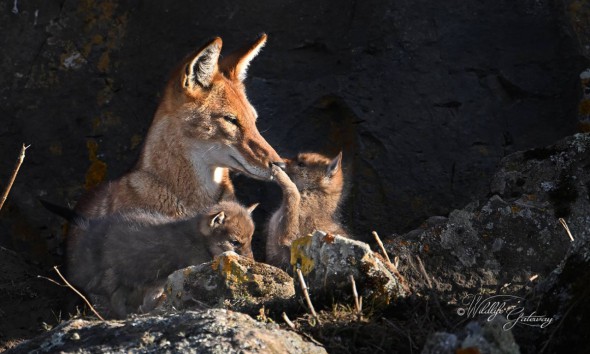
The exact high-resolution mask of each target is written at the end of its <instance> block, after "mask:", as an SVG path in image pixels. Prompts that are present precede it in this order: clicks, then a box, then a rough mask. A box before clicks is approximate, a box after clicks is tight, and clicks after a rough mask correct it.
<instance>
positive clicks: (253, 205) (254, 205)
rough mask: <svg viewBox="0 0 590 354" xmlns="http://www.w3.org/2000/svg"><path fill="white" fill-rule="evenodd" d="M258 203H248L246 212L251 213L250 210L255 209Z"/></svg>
mask: <svg viewBox="0 0 590 354" xmlns="http://www.w3.org/2000/svg"><path fill="white" fill-rule="evenodd" d="M259 204H260V203H254V204H252V205H250V206H249V207H248V208H247V209H248V214H250V215H252V212H253V211H254V209H256V207H257V206H258V205H259Z"/></svg>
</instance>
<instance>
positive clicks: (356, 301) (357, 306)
mask: <svg viewBox="0 0 590 354" xmlns="http://www.w3.org/2000/svg"><path fill="white" fill-rule="evenodd" d="M350 282H351V283H352V296H354V308H355V309H356V314H357V315H360V314H361V310H362V309H361V303H360V301H359V293H358V292H357V291H356V283H355V281H354V277H353V276H352V274H351V275H350Z"/></svg>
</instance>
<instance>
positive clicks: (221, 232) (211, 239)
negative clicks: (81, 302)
mask: <svg viewBox="0 0 590 354" xmlns="http://www.w3.org/2000/svg"><path fill="white" fill-rule="evenodd" d="M256 205H257V204H254V205H252V206H251V207H249V208H248V209H246V208H244V207H242V206H241V205H239V204H237V203H235V202H221V203H219V204H217V205H215V206H213V207H211V208H209V209H208V211H207V212H205V213H202V214H199V215H197V216H194V217H190V218H186V219H181V220H178V219H174V218H172V217H169V216H165V215H162V214H159V213H154V212H147V211H144V210H130V211H122V212H118V213H115V214H112V215H110V216H107V217H103V218H99V219H94V220H89V221H82V222H81V224H82V225H80V228H81V229H83V230H84V232H85V235H84V238H81V239H80V240H79V242H77V243H76V244H75V247H73V249H72V252H70V253H69V254H68V269H69V276H70V278H71V280H72V282H73V283H74V284H75V285H77V286H79V287H81V288H82V289H83V290H84V291H85V292H86V293H88V294H92V295H93V296H94V295H98V296H103V297H107V298H108V299H109V302H110V306H108V307H109V308H110V311H111V312H112V313H113V314H114V315H115V316H116V317H119V318H123V317H125V316H126V315H127V313H129V312H138V311H143V312H147V311H149V310H151V309H152V308H153V307H154V306H155V305H156V303H157V302H158V298H159V297H160V296H161V294H162V292H163V290H164V289H163V285H164V283H165V282H166V278H167V277H168V275H170V274H171V273H172V272H174V271H175V270H178V269H182V268H185V267H187V266H190V265H195V264H201V263H204V262H208V261H210V260H211V259H212V258H213V256H216V255H219V254H221V253H223V252H225V251H235V252H237V253H238V254H241V255H243V256H247V257H250V258H251V257H252V249H251V241H252V234H253V232H254V223H253V222H252V218H251V215H250V214H251V213H252V211H253V210H254V208H255V207H256Z"/></svg>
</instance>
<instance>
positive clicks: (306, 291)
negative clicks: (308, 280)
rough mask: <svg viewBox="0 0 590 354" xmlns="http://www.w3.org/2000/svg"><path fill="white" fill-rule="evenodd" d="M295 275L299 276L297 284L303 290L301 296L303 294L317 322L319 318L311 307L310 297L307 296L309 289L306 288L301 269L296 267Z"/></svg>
mask: <svg viewBox="0 0 590 354" xmlns="http://www.w3.org/2000/svg"><path fill="white" fill-rule="evenodd" d="M297 277H298V278H299V284H300V285H301V289H302V290H303V296H305V301H306V302H307V306H308V307H309V310H310V311H311V314H312V316H313V317H314V318H315V319H316V320H317V321H318V322H319V321H320V318H319V317H318V314H317V313H316V312H315V309H314V308H313V304H312V303H311V299H310V298H309V291H308V290H307V285H305V280H304V279H303V274H302V273H301V269H299V268H297Z"/></svg>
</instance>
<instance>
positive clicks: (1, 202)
mask: <svg viewBox="0 0 590 354" xmlns="http://www.w3.org/2000/svg"><path fill="white" fill-rule="evenodd" d="M29 146H31V145H28V146H25V144H23V147H22V148H21V149H20V154H19V155H18V159H17V160H16V166H14V170H13V171H12V176H10V180H9V181H8V184H7V185H6V188H5V189H4V194H2V199H1V200H0V210H1V209H2V206H4V202H5V201H6V199H7V198H8V193H10V190H11V189H12V185H13V184H14V180H15V179H16V175H17V174H18V170H19V169H20V165H22V164H23V161H24V160H25V150H27V149H28V148H29Z"/></svg>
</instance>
